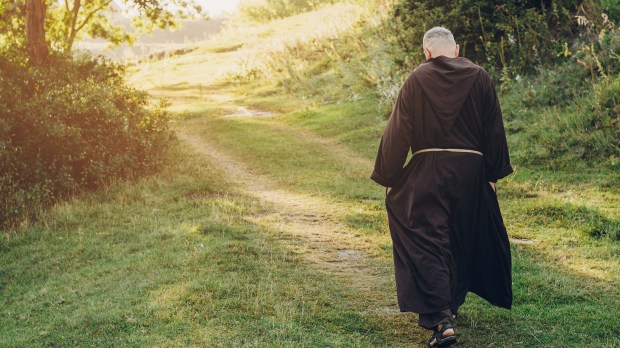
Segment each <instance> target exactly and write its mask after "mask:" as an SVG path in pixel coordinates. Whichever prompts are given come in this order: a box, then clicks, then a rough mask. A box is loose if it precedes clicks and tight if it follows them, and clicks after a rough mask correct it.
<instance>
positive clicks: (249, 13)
mask: <svg viewBox="0 0 620 348" xmlns="http://www.w3.org/2000/svg"><path fill="white" fill-rule="evenodd" d="M334 2H335V0H242V1H241V2H240V4H239V14H240V15H241V17H242V18H243V20H245V21H248V20H249V21H253V22H269V21H271V20H274V19H278V18H284V17H289V16H292V15H296V14H298V13H302V12H306V11H310V10H313V9H315V8H317V7H319V6H321V5H324V4H332V3H334Z"/></svg>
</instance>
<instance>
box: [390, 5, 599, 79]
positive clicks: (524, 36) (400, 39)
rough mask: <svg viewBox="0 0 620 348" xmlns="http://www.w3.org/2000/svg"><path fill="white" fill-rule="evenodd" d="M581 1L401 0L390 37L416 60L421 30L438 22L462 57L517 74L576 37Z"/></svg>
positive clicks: (550, 57) (530, 69)
mask: <svg viewBox="0 0 620 348" xmlns="http://www.w3.org/2000/svg"><path fill="white" fill-rule="evenodd" d="M580 3H582V1H577V0H563V1H522V0H510V1H480V0H456V1H446V0H426V1H420V0H401V1H399V3H398V4H397V6H396V7H395V11H394V18H395V20H396V21H395V25H394V30H395V40H394V41H395V42H396V43H397V44H398V45H399V46H400V47H402V49H403V50H404V51H405V52H407V53H408V54H412V55H414V56H415V57H417V60H416V61H419V60H421V59H423V56H422V47H421V46H422V37H423V35H424V32H425V31H426V30H428V29H430V28H431V27H434V26H438V25H442V26H445V27H447V28H449V29H450V30H451V31H452V32H453V33H454V35H455V39H456V40H457V42H458V43H460V45H461V50H462V54H463V55H464V56H465V57H468V58H470V59H471V60H472V61H474V62H476V63H478V64H481V65H483V66H485V67H486V68H487V69H488V70H490V71H491V72H493V71H494V70H495V69H504V68H507V67H511V70H512V72H513V73H515V74H521V73H524V72H530V73H531V72H533V71H535V69H536V68H537V67H538V66H540V65H541V64H545V63H549V62H552V61H554V60H555V59H556V58H557V57H558V52H562V51H563V47H564V45H565V44H566V43H567V42H568V43H571V42H573V40H574V39H575V38H577V37H578V35H577V33H578V30H577V29H578V27H577V22H576V21H575V20H574V17H573V16H574V15H575V14H576V12H577V5H578V4H580ZM585 3H587V4H589V7H587V8H588V9H589V10H590V11H592V12H597V13H600V9H599V7H598V6H597V5H596V4H595V3H594V1H590V0H587V1H586V2H585ZM582 7H583V6H582ZM414 63H415V62H414ZM409 65H410V63H409Z"/></svg>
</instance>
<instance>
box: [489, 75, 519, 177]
mask: <svg viewBox="0 0 620 348" xmlns="http://www.w3.org/2000/svg"><path fill="white" fill-rule="evenodd" d="M482 73H483V74H484V76H483V82H484V90H483V119H482V120H483V127H484V129H483V153H484V163H485V167H486V172H487V178H488V180H489V181H491V182H497V180H499V179H501V178H504V177H506V176H508V175H509V174H510V173H512V172H513V169H512V166H511V165H510V157H509V155H508V144H507V143H506V132H505V131H504V123H503V120H502V110H501V108H500V105H499V99H498V98H497V92H496V91H495V87H494V85H493V81H492V80H491V78H490V76H489V75H488V73H486V72H482Z"/></svg>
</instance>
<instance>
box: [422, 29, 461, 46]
mask: <svg viewBox="0 0 620 348" xmlns="http://www.w3.org/2000/svg"><path fill="white" fill-rule="evenodd" d="M422 46H423V47H424V48H426V49H430V48H431V47H453V46H456V41H454V36H453V35H452V33H451V32H450V30H448V29H446V28H444V27H434V28H433V29H431V30H429V31H427V32H426V33H425V34H424V39H423V40H422Z"/></svg>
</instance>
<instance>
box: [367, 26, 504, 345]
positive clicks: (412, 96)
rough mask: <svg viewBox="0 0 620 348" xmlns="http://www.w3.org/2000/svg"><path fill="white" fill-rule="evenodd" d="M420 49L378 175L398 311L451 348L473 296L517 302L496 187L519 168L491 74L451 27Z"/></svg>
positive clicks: (385, 139)
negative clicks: (459, 317)
mask: <svg viewBox="0 0 620 348" xmlns="http://www.w3.org/2000/svg"><path fill="white" fill-rule="evenodd" d="M423 48H424V54H425V56H426V61H425V62H423V63H422V64H420V65H419V66H418V67H417V68H416V69H415V70H414V71H413V72H412V73H411V74H410V75H409V76H408V78H407V79H406V81H405V83H404V84H403V86H402V88H401V90H400V93H399V95H398V98H397V100H396V103H395V106H394V109H393V111H392V114H391V115H390V118H389V120H388V123H387V126H386V128H385V131H384V133H383V136H382V137H381V143H380V145H379V151H378V154H377V158H376V162H375V167H374V171H373V172H372V175H371V179H372V180H374V181H375V182H377V183H378V184H380V185H382V186H385V187H386V197H385V204H386V210H387V214H388V222H389V229H390V234H391V237H392V242H393V253H394V268H395V277H396V291H397V298H398V305H399V307H400V311H401V312H415V313H418V314H419V322H418V324H419V325H420V326H422V327H424V328H427V329H429V330H433V332H432V334H431V337H430V339H429V340H428V342H427V347H447V346H449V345H452V344H453V343H455V342H456V333H455V330H454V325H455V323H454V321H455V320H456V314H457V310H458V308H459V307H460V306H461V305H462V304H463V303H464V302H465V296H466V295H467V293H468V292H470V291H471V292H473V293H476V294H478V295H479V296H481V297H482V298H484V299H486V300H487V301H488V302H490V303H491V304H493V305H496V306H500V307H504V308H508V309H510V308H511V305H512V278H511V256H510V245H509V239H508V235H507V233H506V228H505V227H504V223H503V220H502V217H501V213H500V210H499V204H498V202H497V196H496V193H495V183H496V182H497V180H499V179H501V178H504V177H506V176H507V175H509V174H510V173H512V172H513V169H512V167H511V165H510V158H509V155H508V146H507V144H506V135H505V132H504V126H503V121H502V112H501V109H500V104H499V101H498V98H497V94H496V91H495V88H494V86H493V82H492V80H491V78H490V76H489V74H488V73H487V72H486V71H485V70H483V69H482V68H481V67H479V66H477V65H476V64H474V63H472V62H471V61H470V60H468V59H466V58H463V57H459V45H457V44H456V42H455V40H454V36H453V35H452V33H451V32H450V31H449V30H448V29H446V28H443V27H436V28H433V29H430V30H429V31H428V32H426V34H425V35H424V39H423ZM410 150H411V152H412V153H413V155H412V157H411V159H410V160H409V162H408V163H407V164H406V165H405V161H406V159H407V157H408V154H409V151H410Z"/></svg>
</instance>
